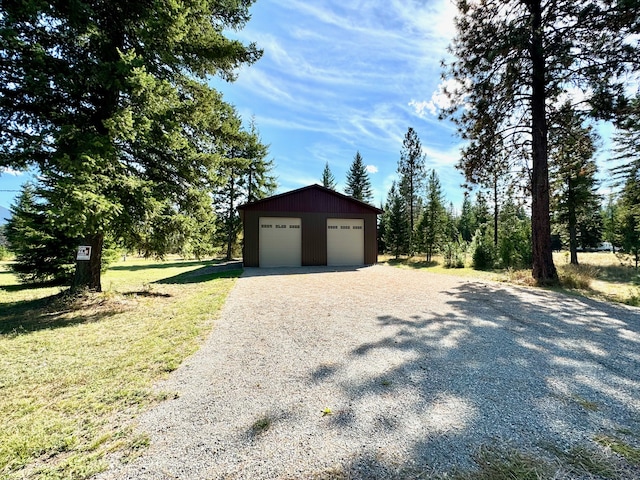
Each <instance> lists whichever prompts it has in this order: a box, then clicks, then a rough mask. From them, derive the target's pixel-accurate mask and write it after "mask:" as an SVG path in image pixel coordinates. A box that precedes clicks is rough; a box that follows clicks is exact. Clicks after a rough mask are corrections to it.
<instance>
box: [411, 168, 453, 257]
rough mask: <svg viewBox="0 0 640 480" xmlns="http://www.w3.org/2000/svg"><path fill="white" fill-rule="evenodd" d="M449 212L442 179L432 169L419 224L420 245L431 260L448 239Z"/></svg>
mask: <svg viewBox="0 0 640 480" xmlns="http://www.w3.org/2000/svg"><path fill="white" fill-rule="evenodd" d="M447 224H448V218H447V212H446V209H445V207H444V197H443V195H442V187H441V185H440V179H439V178H438V174H437V173H436V171H435V170H431V172H430V173H429V177H428V178H427V194H426V201H425V206H424V210H423V213H422V218H421V220H420V223H419V224H418V235H419V245H420V246H421V247H422V250H423V252H424V254H425V256H426V261H427V262H431V260H432V258H433V255H434V254H435V253H436V252H437V251H438V249H439V247H440V245H441V244H442V243H444V242H445V240H446V239H447Z"/></svg>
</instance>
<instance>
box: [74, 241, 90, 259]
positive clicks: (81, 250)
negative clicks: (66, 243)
mask: <svg viewBox="0 0 640 480" xmlns="http://www.w3.org/2000/svg"><path fill="white" fill-rule="evenodd" d="M76 260H91V246H89V245H81V246H80V247H78V255H77V256H76Z"/></svg>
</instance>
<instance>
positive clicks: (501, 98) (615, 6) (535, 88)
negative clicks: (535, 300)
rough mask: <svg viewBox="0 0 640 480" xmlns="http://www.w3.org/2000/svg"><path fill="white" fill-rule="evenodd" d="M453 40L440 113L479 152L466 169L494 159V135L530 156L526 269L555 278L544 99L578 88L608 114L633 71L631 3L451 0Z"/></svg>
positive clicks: (634, 13)
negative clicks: (446, 98)
mask: <svg viewBox="0 0 640 480" xmlns="http://www.w3.org/2000/svg"><path fill="white" fill-rule="evenodd" d="M456 4H457V7H458V11H459V12H460V14H459V15H458V17H457V18H456V28H457V36H456V38H455V39H454V41H453V45H452V47H451V51H452V53H453V54H454V55H455V57H456V59H455V60H453V61H452V62H450V64H449V65H448V71H449V72H448V73H449V76H450V78H451V79H454V80H456V81H457V86H456V87H455V88H452V89H450V92H449V93H450V96H451V100H452V107H451V108H450V109H447V111H445V112H444V113H445V114H446V115H450V116H451V118H453V120H454V121H456V122H457V123H458V126H459V131H460V133H461V134H462V136H463V137H464V138H466V139H469V140H471V142H472V143H473V144H474V146H475V147H477V148H478V149H479V150H481V151H482V150H484V154H478V155H473V156H471V157H469V159H470V161H471V163H470V164H468V165H466V166H465V168H464V170H465V172H469V171H476V170H478V169H484V165H482V164H481V163H478V162H491V161H492V158H491V156H490V155H489V153H491V150H490V149H491V148H492V146H493V144H492V142H490V141H488V140H487V139H489V138H490V137H491V136H490V133H491V132H499V133H501V135H508V136H509V139H510V142H511V143H512V147H511V149H512V150H515V149H516V148H517V147H522V148H526V149H527V150H528V151H529V153H530V156H531V162H532V165H531V200H532V202H531V205H532V207H531V208H532V242H533V259H534V260H533V269H532V275H533V277H534V278H535V279H536V280H537V281H538V282H539V283H548V282H551V283H553V282H555V281H556V280H557V272H556V269H555V266H554V264H553V258H552V251H551V229H550V215H549V177H548V146H547V131H548V125H549V113H550V112H549V107H548V106H549V105H553V104H554V101H555V100H556V99H557V98H559V96H560V95H561V94H565V93H567V92H568V91H569V89H570V88H571V89H574V88H580V89H582V91H583V92H585V93H586V94H587V95H588V97H587V99H588V101H589V103H590V104H591V107H592V111H593V113H594V114H596V115H599V116H601V117H608V116H611V115H612V114H613V113H614V112H615V110H616V108H617V107H618V105H620V104H623V103H624V102H619V101H618V100H619V99H620V98H622V97H623V96H624V81H625V75H624V74H625V72H627V71H629V70H633V69H637V68H638V64H637V58H638V44H637V42H635V41H634V40H633V39H634V36H635V35H637V34H638V32H639V31H640V21H639V20H638V19H639V18H640V15H639V13H640V5H639V4H638V3H637V2H615V1H613V0H605V1H604V2H595V1H587V2H574V1H571V0H560V1H557V2H544V1H543V0H516V1H514V2H511V3H509V5H508V8H506V7H505V3H504V2H502V1H500V0H480V1H478V2H469V1H467V0H457V2H456Z"/></svg>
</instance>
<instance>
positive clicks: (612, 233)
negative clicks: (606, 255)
mask: <svg viewBox="0 0 640 480" xmlns="http://www.w3.org/2000/svg"><path fill="white" fill-rule="evenodd" d="M601 216H602V239H603V240H604V241H606V242H609V243H611V245H612V248H613V253H616V245H619V243H618V221H617V219H618V202H617V201H616V197H615V195H613V194H610V195H609V196H608V198H607V203H606V204H605V205H604V206H603V208H602V212H601Z"/></svg>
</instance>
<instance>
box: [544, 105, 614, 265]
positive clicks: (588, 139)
mask: <svg viewBox="0 0 640 480" xmlns="http://www.w3.org/2000/svg"><path fill="white" fill-rule="evenodd" d="M549 140H550V159H551V169H550V179H551V187H552V196H551V206H552V208H553V213H554V220H555V221H556V222H557V223H558V224H559V225H560V226H561V227H562V228H563V230H566V232H567V233H568V237H569V251H570V256H571V263H572V264H573V265H578V253H577V252H578V247H583V248H584V247H590V246H595V245H594V243H595V244H597V243H598V242H599V231H598V226H599V224H600V221H601V218H600V197H599V195H598V193H597V187H598V185H597V182H596V178H595V175H596V171H597V169H596V163H595V161H594V160H593V155H594V153H595V151H596V146H595V142H596V135H595V133H594V132H593V130H592V128H591V127H587V126H584V125H583V124H582V118H581V117H580V115H578V114H577V113H576V112H575V111H574V110H573V108H572V107H571V105H569V104H565V105H564V106H563V107H562V109H561V110H560V112H559V113H558V116H557V117H556V121H555V122H554V124H553V125H552V128H551V131H550V135H549ZM594 228H595V232H594V231H593V230H594ZM579 234H581V235H580V238H579ZM590 237H591V238H590ZM593 237H595V238H593Z"/></svg>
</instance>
